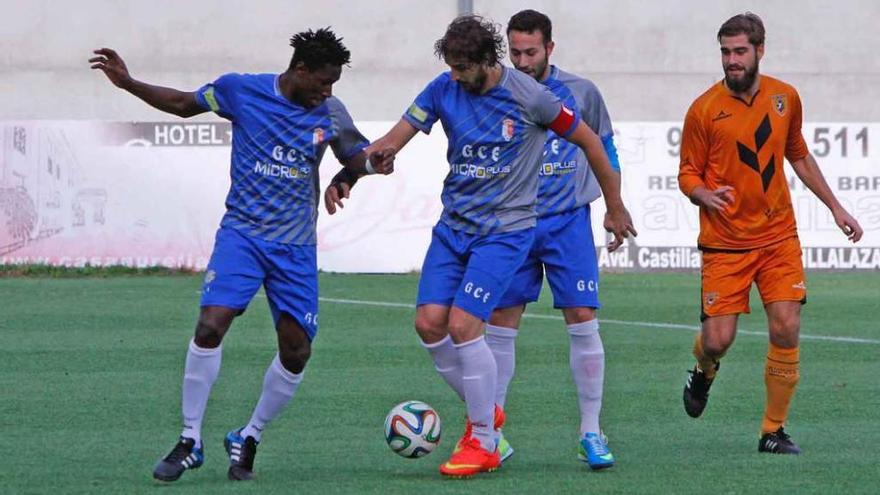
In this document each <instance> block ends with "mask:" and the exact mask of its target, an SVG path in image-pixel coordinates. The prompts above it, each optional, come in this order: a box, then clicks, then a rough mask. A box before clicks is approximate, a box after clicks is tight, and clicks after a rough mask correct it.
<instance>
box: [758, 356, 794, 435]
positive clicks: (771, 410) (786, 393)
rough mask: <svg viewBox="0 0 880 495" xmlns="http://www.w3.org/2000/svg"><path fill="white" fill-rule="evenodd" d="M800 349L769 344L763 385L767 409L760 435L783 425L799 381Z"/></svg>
mask: <svg viewBox="0 0 880 495" xmlns="http://www.w3.org/2000/svg"><path fill="white" fill-rule="evenodd" d="M799 361H800V348H798V347H795V348H793V349H783V348H781V347H776V346H775V345H773V344H770V351H769V352H768V353H767V364H766V366H765V367H764V383H765V384H766V385H767V408H766V409H765V410H764V420H763V421H761V433H762V434H763V433H772V432H774V431H776V430H778V429H779V427H780V426H782V425H783V424H785V419H786V418H787V417H788V406H789V405H791V398H792V397H794V390H795V387H797V383H798V380H799V379H800V376H801V375H800V366H799V364H798V363H799Z"/></svg>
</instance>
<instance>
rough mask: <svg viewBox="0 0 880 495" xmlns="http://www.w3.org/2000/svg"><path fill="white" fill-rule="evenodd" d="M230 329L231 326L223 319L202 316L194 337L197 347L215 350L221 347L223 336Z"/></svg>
mask: <svg viewBox="0 0 880 495" xmlns="http://www.w3.org/2000/svg"><path fill="white" fill-rule="evenodd" d="M228 328H229V324H228V323H226V322H225V321H223V320H222V319H219V318H212V317H210V316H207V315H202V316H200V317H199V321H198V323H197V324H196V333H195V337H194V340H195V342H196V345H197V346H199V347H201V348H204V349H213V348H215V347H217V346H219V345H220V343H221V342H223V336H224V335H225V334H226V330H227V329H228Z"/></svg>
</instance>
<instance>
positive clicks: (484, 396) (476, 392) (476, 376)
mask: <svg viewBox="0 0 880 495" xmlns="http://www.w3.org/2000/svg"><path fill="white" fill-rule="evenodd" d="M455 348H456V349H457V350H458V356H459V357H458V358H459V360H460V361H461V371H462V373H461V381H462V383H463V384H464V387H463V388H464V396H465V403H466V404H467V414H468V418H469V419H470V420H471V424H472V425H473V436H474V438H476V439H477V440H479V441H480V444H481V445H482V446H483V448H484V449H486V450H488V451H489V452H494V451H495V381H496V379H497V370H496V367H495V358H494V357H492V351H491V350H490V349H489V346H488V345H487V344H486V339H485V338H484V337H483V336H482V335H481V336H480V337H477V338H476V339H474V340H471V341H469V342H464V343H462V344H455Z"/></svg>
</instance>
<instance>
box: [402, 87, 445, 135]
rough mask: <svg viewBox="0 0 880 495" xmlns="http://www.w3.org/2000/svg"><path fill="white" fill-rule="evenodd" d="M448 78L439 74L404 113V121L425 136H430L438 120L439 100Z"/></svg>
mask: <svg viewBox="0 0 880 495" xmlns="http://www.w3.org/2000/svg"><path fill="white" fill-rule="evenodd" d="M448 77H449V76H448V75H447V74H441V75H440V76H438V77H437V78H435V79H434V80H433V81H431V82H430V83H428V85H427V86H425V89H423V90H422V92H421V93H419V95H418V96H416V99H415V101H413V103H412V105H410V106H409V108H408V109H407V110H406V112H404V114H403V118H404V120H406V121H407V122H409V123H410V125H412V126H413V127H415V128H416V129H418V130H420V131H422V132H424V133H425V134H430V133H431V128H432V127H433V126H434V123H435V122H437V120H438V119H439V118H440V100H441V96H442V92H443V88H444V87H445V86H446V84H445V82H446V80H447V79H448Z"/></svg>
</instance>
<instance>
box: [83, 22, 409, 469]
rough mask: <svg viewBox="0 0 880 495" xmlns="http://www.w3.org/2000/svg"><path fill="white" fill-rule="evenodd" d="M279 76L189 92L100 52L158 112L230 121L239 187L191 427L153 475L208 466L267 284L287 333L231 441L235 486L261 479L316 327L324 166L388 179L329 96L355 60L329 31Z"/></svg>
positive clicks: (236, 77)
mask: <svg viewBox="0 0 880 495" xmlns="http://www.w3.org/2000/svg"><path fill="white" fill-rule="evenodd" d="M290 44H291V46H292V47H293V49H294V53H293V57H292V59H291V61H290V66H289V67H288V69H287V70H286V71H285V72H282V73H281V74H226V75H223V76H221V77H220V78H219V79H217V80H216V81H214V82H212V83H209V84H206V85H205V86H203V87H201V88H200V89H198V90H197V91H194V92H184V91H178V90H176V89H171V88H165V87H159V86H153V85H150V84H146V83H143V82H141V81H137V80H135V79H133V78H132V77H131V76H130V75H129V72H128V69H127V68H126V66H125V63H124V62H123V60H122V58H121V57H120V56H119V55H118V54H117V53H116V52H115V51H113V50H111V49H109V48H102V49H100V50H95V54H96V55H97V56H95V57H93V58H91V59H90V60H89V62H90V63H92V68H93V69H99V70H101V71H103V72H104V74H106V75H107V77H108V78H109V79H110V81H111V82H112V83H113V84H114V85H116V86H117V87H119V88H121V89H124V90H126V91H128V92H129V93H131V94H133V95H135V96H137V97H138V98H140V99H142V100H143V101H145V102H146V103H148V104H149V105H151V106H153V107H155V108H158V109H159V110H162V111H164V112H168V113H171V114H174V115H178V116H180V117H191V116H193V115H198V114H201V113H204V112H207V111H212V112H215V113H217V114H218V115H220V116H221V117H223V118H226V119H228V120H230V121H232V126H233V134H232V158H231V176H232V184H231V187H230V190H229V194H228V196H227V197H226V214H225V215H224V216H223V219H222V221H221V223H220V228H219V230H218V231H217V236H216V239H215V244H214V251H213V253H212V255H211V260H210V262H209V263H208V268H207V272H206V274H205V280H204V285H203V289H202V299H201V311H200V313H199V319H198V324H197V325H196V329H195V336H194V337H193V339H192V341H191V342H190V344H189V349H188V351H187V355H186V364H185V367H184V373H183V375H184V376H183V387H182V388H183V390H182V404H181V409H182V413H183V431H182V432H181V434H180V438H179V440H178V442H177V445H175V446H174V448H173V449H172V450H171V452H170V453H169V454H168V455H167V456H165V458H164V459H162V460H161V461H159V463H158V464H156V467H155V470H154V471H153V476H154V477H155V478H156V479H159V480H163V481H175V480H177V479H178V478H180V476H181V475H182V474H183V472H184V471H186V470H187V469H195V468H198V467H199V466H201V465H202V463H203V462H204V447H203V444H202V435H201V427H202V419H203V417H204V414H205V405H206V404H207V401H208V395H209V394H210V392H211V387H212V385H213V384H214V381H215V380H216V379H217V374H218V372H219V371H220V356H221V347H222V346H221V342H222V341H223V337H224V336H225V335H226V332H227V331H228V330H229V327H230V325H231V324H232V321H233V319H234V318H235V317H236V316H238V315H241V314H242V313H243V312H244V311H245V309H246V308H247V306H248V303H249V302H250V301H251V299H252V298H253V297H254V294H255V293H256V292H257V290H258V289H259V288H260V286H261V285H262V286H263V287H264V288H265V291H266V296H267V298H268V300H269V308H270V309H271V312H272V317H273V319H274V321H275V330H276V331H277V335H278V353H277V354H276V355H275V357H274V359H273V360H272V362H271V364H270V365H269V367H268V369H267V370H266V374H265V377H264V380H263V389H262V392H261V395H260V399H259V401H258V402H257V405H256V408H255V409H254V411H253V415H252V416H251V418H250V420H248V422H247V423H246V424H245V426H243V427H241V428H237V429H234V430H232V431H230V432H229V434H228V435H227V436H226V439H225V441H224V446H225V448H226V452H227V454H228V455H229V463H230V466H229V471H228V476H229V478H230V479H232V480H248V479H251V478H252V477H253V465H254V457H255V455H256V453H257V445H258V444H259V442H260V439H261V436H262V433H263V429H264V428H265V427H266V426H267V425H268V424H269V423H270V422H271V421H272V420H273V419H274V418H275V417H276V416H278V414H279V413H280V412H281V411H282V409H284V407H285V406H286V405H287V403H288V402H289V401H290V400H291V399H292V398H293V396H294V394H295V393H296V390H297V387H299V384H300V382H301V381H302V379H303V370H304V368H305V366H306V362H307V361H308V359H309V356H310V354H311V342H312V340H313V339H314V338H315V334H316V333H317V331H318V270H317V264H316V258H315V222H316V218H317V207H318V205H317V201H318V197H317V195H318V193H319V184H318V165H319V164H320V162H321V158H322V156H323V155H324V152H325V151H326V149H327V146H328V145H329V146H330V148H331V149H332V150H333V153H334V154H335V155H336V157H337V158H338V159H339V161H340V162H341V163H342V164H343V165H344V166H345V167H346V168H347V169H351V170H352V171H354V172H357V173H359V174H364V173H370V172H374V171H379V172H382V173H390V171H391V169H392V165H393V163H392V156H391V155H386V154H384V153H380V152H376V153H371V154H370V160H371V161H372V163H371V162H370V161H368V160H367V155H366V153H365V151H364V150H365V148H366V147H367V145H368V144H369V143H368V142H367V140H366V139H365V138H364V137H363V136H362V135H361V133H360V132H359V131H358V130H357V128H355V126H354V124H353V122H352V119H351V117H350V116H349V114H348V111H347V110H346V109H345V107H344V106H343V105H342V102H340V101H339V100H338V99H336V98H334V97H333V96H331V94H332V87H333V84H335V83H336V82H337V81H338V80H339V78H340V75H341V73H342V66H343V65H346V64H348V62H349V59H350V53H349V51H348V50H347V49H346V48H345V46H344V45H343V44H342V43H341V39H340V38H337V37H336V35H335V34H334V33H333V32H332V31H330V30H329V29H319V30H317V31H311V30H309V31H305V32H302V33H299V34H297V35H295V36H293V37H292V38H291V42H290Z"/></svg>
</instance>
